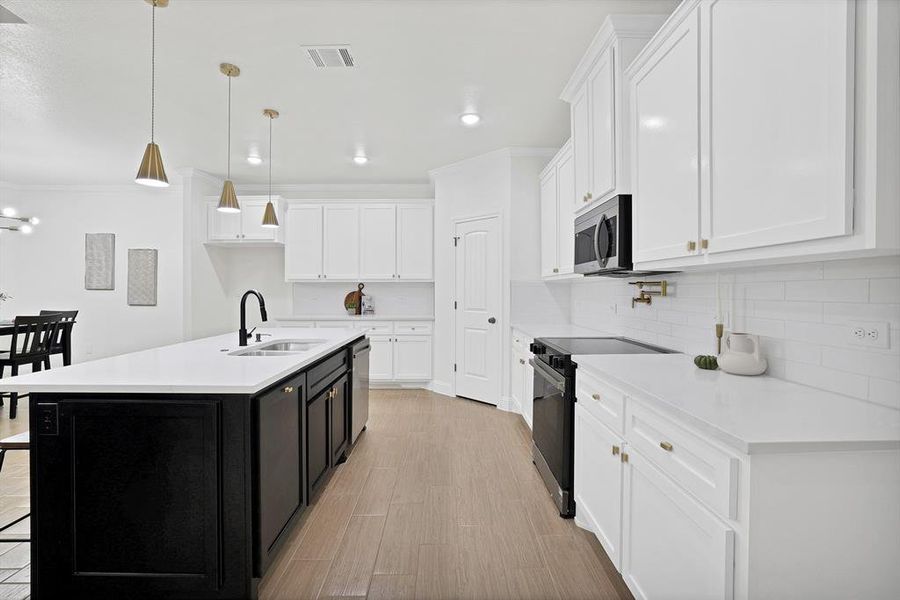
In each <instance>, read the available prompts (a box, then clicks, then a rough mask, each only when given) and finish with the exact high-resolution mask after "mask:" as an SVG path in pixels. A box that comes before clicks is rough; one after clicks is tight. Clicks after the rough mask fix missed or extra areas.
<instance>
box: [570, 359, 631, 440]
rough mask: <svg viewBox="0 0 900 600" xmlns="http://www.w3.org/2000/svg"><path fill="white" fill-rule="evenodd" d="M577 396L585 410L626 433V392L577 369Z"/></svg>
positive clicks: (613, 428)
mask: <svg viewBox="0 0 900 600" xmlns="http://www.w3.org/2000/svg"><path fill="white" fill-rule="evenodd" d="M575 397H576V398H577V399H578V402H579V403H580V404H581V405H582V406H583V407H584V408H585V410H587V411H588V412H589V413H591V415H593V416H594V417H596V418H597V419H599V420H600V421H601V422H602V423H604V424H605V425H606V426H607V427H609V428H610V429H612V430H613V431H615V432H616V433H618V434H620V435H624V434H625V394H623V393H622V392H620V391H619V390H617V389H615V388H614V387H611V386H609V385H607V384H605V383H603V382H602V381H600V380H598V379H596V378H594V377H591V376H590V375H587V374H585V373H584V372H582V371H581V370H576V371H575Z"/></svg>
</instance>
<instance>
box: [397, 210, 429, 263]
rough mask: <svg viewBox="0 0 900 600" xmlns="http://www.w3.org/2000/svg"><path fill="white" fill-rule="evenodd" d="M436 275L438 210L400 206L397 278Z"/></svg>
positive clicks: (398, 215) (398, 216) (398, 211)
mask: <svg viewBox="0 0 900 600" xmlns="http://www.w3.org/2000/svg"><path fill="white" fill-rule="evenodd" d="M433 278H434V209H433V208H432V206H431V205H430V204H400V205H399V206H397V279H433Z"/></svg>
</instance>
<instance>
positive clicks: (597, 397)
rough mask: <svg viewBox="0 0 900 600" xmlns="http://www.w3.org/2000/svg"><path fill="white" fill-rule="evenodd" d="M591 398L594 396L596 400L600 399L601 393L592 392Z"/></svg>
mask: <svg viewBox="0 0 900 600" xmlns="http://www.w3.org/2000/svg"><path fill="white" fill-rule="evenodd" d="M591 398H593V399H594V400H599V399H600V394H591Z"/></svg>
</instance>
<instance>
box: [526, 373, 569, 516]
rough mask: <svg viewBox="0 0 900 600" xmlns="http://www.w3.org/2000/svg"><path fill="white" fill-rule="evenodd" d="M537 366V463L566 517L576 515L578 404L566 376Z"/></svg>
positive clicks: (534, 438)
mask: <svg viewBox="0 0 900 600" xmlns="http://www.w3.org/2000/svg"><path fill="white" fill-rule="evenodd" d="M529 362H530V364H531V366H533V367H534V407H533V410H534V413H533V430H532V442H533V444H534V447H533V452H532V454H533V458H534V464H535V466H537V469H538V472H539V473H540V474H541V477H542V478H543V480H544V484H545V485H546V486H547V490H548V491H549V492H550V495H551V496H552V497H553V500H554V502H556V505H557V507H558V508H559V514H560V515H561V516H564V517H569V516H574V514H575V512H574V501H573V497H572V478H573V459H574V450H575V448H574V444H573V442H574V431H573V429H574V426H575V415H574V411H575V407H574V398H572V397H571V396H572V392H571V390H568V391H567V389H566V388H567V386H566V378H565V377H563V376H562V375H561V374H559V373H557V372H556V371H554V370H553V369H551V368H550V367H548V366H547V365H546V364H545V363H543V362H542V361H540V360H537V359H531V360H530V361H529Z"/></svg>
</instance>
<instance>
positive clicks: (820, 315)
mask: <svg viewBox="0 0 900 600" xmlns="http://www.w3.org/2000/svg"><path fill="white" fill-rule="evenodd" d="M663 277H665V278H666V279H667V280H668V281H669V283H670V287H669V294H670V295H669V296H668V297H666V298H654V299H653V304H652V305H651V306H637V307H635V308H634V309H632V307H631V297H632V296H633V295H634V291H635V290H634V288H633V286H629V285H628V284H627V282H623V281H620V280H599V279H594V280H590V281H581V282H576V283H573V285H572V305H571V315H572V322H573V323H574V324H576V325H582V326H586V327H594V328H599V329H603V330H605V331H612V332H616V333H618V334H621V335H627V336H629V337H634V338H636V339H640V340H643V341H647V342H650V343H655V344H659V345H661V346H665V347H667V348H671V349H673V350H677V351H679V352H685V353H687V354H709V353H714V352H715V343H716V340H715V330H714V320H715V319H714V317H715V310H716V299H715V298H716V289H715V282H716V279H717V274H716V273H715V272H704V273H689V274H688V273H685V274H681V273H679V274H671V275H667V276H663ZM718 279H719V280H720V281H721V288H720V292H721V296H722V307H723V311H724V312H725V317H726V318H725V321H726V328H727V329H730V330H733V331H746V332H748V333H754V334H757V335H759V336H760V342H761V344H762V348H763V352H764V354H765V355H766V358H767V360H768V361H769V370H768V374H769V375H771V376H773V377H779V378H783V379H788V380H791V381H795V382H798V383H802V384H805V385H810V386H813V387H817V388H821V389H826V390H829V391H833V392H838V393H842V394H847V395H850V396H854V397H856V398H863V399H868V400H870V401H872V402H878V403H881V404H887V405H890V406H896V407H900V257H883V258H870V259H854V260H846V261H832V262H825V263H822V262H819V263H804V264H797V265H780V266H773V267H763V268H743V269H736V270H728V271H722V272H720V273H719V274H718ZM610 305H615V306H616V311H611V310H609V309H608V307H609V306H610ZM858 321H862V322H874V323H889V324H890V326H891V332H890V347H889V348H888V349H886V350H882V349H869V348H865V347H861V346H855V345H852V344H850V326H849V323H850V322H858Z"/></svg>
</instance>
